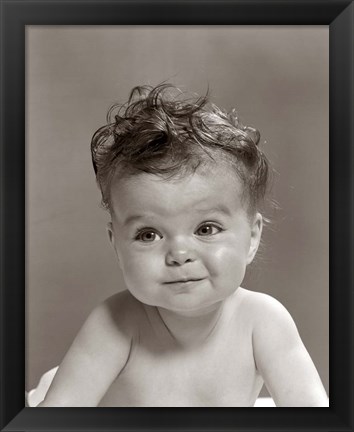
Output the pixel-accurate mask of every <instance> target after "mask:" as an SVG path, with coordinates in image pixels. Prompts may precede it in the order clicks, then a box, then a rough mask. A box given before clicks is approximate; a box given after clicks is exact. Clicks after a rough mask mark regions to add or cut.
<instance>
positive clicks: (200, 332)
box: [157, 300, 227, 347]
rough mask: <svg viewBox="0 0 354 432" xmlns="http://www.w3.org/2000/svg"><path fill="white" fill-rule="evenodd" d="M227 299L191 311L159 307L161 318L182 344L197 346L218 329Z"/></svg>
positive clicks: (176, 339)
mask: <svg viewBox="0 0 354 432" xmlns="http://www.w3.org/2000/svg"><path fill="white" fill-rule="evenodd" d="M226 302H227V300H224V301H221V302H219V303H216V304H214V305H212V306H210V307H208V308H206V309H203V310H198V311H193V312H189V313H185V312H183V313H182V312H176V311H171V310H168V309H164V308H160V307H157V310H158V312H159V314H160V317H161V320H162V321H163V323H164V324H165V326H166V327H167V329H168V331H169V332H170V334H171V336H172V337H173V338H174V340H175V341H176V342H177V343H178V344H179V345H182V346H185V347H187V346H197V345H199V344H202V343H204V342H205V341H207V340H208V338H209V337H210V336H211V335H212V334H213V330H214V329H216V327H217V325H218V323H219V321H220V319H221V317H222V316H223V311H224V309H225V304H226Z"/></svg>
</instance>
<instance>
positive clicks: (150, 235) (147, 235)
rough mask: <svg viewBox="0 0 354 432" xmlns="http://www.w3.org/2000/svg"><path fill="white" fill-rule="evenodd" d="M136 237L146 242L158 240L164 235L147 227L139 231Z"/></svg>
mask: <svg viewBox="0 0 354 432" xmlns="http://www.w3.org/2000/svg"><path fill="white" fill-rule="evenodd" d="M135 239H136V240H139V241H142V242H144V243H153V242H156V241H157V240H161V239H162V236H161V235H160V234H158V233H157V232H156V231H154V230H152V229H145V230H141V231H139V232H138V233H137V235H136V236H135Z"/></svg>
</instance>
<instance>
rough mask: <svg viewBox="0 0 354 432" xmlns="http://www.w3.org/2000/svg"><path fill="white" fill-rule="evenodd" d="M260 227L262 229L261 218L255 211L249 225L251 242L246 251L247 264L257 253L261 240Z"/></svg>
mask: <svg viewBox="0 0 354 432" xmlns="http://www.w3.org/2000/svg"><path fill="white" fill-rule="evenodd" d="M262 229H263V218H262V215H261V214H260V213H257V214H256V215H255V217H254V219H253V221H252V225H251V243H250V248H249V251H248V257H247V265H248V264H251V262H252V261H253V258H254V257H255V255H256V253H257V250H258V246H259V243H260V241H261V236H262Z"/></svg>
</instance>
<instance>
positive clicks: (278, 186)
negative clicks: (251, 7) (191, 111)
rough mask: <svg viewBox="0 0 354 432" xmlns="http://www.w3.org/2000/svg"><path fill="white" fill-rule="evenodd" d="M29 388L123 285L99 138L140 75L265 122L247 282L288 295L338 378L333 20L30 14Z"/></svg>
mask: <svg viewBox="0 0 354 432" xmlns="http://www.w3.org/2000/svg"><path fill="white" fill-rule="evenodd" d="M26 44H27V48H26V55H27V65H26V80H27V82H26V93H27V94H26V112H27V119H26V125H27V142H26V157H27V166H26V179H27V239H26V244H27V284H26V323H27V325H26V331H27V344H26V376H27V381H26V389H27V390H29V389H31V388H33V387H35V386H36V385H37V383H38V380H39V378H40V376H41V375H42V374H43V373H44V372H45V371H47V370H48V369H50V368H52V367H54V366H56V365H58V364H59V363H60V361H61V359H62V357H63V355H64V354H65V352H66V350H67V349H68V348H69V346H70V343H71V341H72V339H73V338H74V336H75V334H76V333H77V331H78V330H79V328H80V326H81V325H82V324H83V321H84V319H85V317H86V316H87V315H88V313H89V312H90V310H91V309H92V308H93V307H94V306H95V305H96V304H97V303H98V302H100V301H102V300H103V299H105V298H106V297H108V296H110V295H112V294H113V293H114V292H116V291H121V290H123V289H124V283H123V280H122V276H121V274H120V271H119V268H118V265H117V263H116V261H115V256H114V253H113V251H112V249H111V247H110V245H109V243H108V239H107V235H106V223H107V221H108V215H107V213H105V212H104V211H103V210H102V209H101V208H100V206H99V203H100V194H99V191H98V189H97V187H96V184H95V178H94V172H93V169H92V166H91V160H90V150H89V148H90V139H91V136H92V134H93V132H94V131H95V130H96V129H97V128H98V127H100V126H101V125H103V124H104V121H105V115H106V112H107V109H108V108H109V107H110V105H111V104H113V103H114V102H117V101H120V102H124V101H125V100H126V99H127V96H128V93H129V91H130V89H131V88H132V87H133V86H135V85H139V84H152V85H156V84H158V83H160V82H162V81H165V80H168V81H170V82H172V83H174V84H176V85H178V86H181V87H183V88H185V89H186V90H189V91H192V92H197V93H202V94H203V93H205V91H206V90H207V87H208V85H209V87H210V90H211V98H212V99H213V101H214V102H215V103H216V104H217V105H220V106H222V107H225V108H227V109H230V108H232V107H236V109H237V111H238V113H239V115H240V117H241V120H243V122H244V123H246V124H248V125H252V126H255V127H256V128H258V129H259V130H260V132H261V142H264V141H266V143H265V144H264V146H263V148H264V149H265V151H266V153H267V155H268V157H269V158H270V160H271V161H272V163H273V166H274V169H275V171H276V173H275V176H274V185H273V190H272V198H273V199H274V200H276V202H277V203H278V205H279V208H278V210H276V211H275V210H274V209H273V208H272V207H271V206H269V207H268V209H267V216H268V217H270V218H271V219H272V223H271V224H270V225H269V226H268V227H266V229H265V231H264V236H263V245H262V249H261V251H260V253H259V255H258V257H257V261H256V263H255V264H253V265H252V267H250V268H249V271H248V274H247V276H246V280H245V281H244V283H243V286H244V287H246V288H248V289H251V290H255V291H262V292H265V293H268V294H270V295H272V296H274V297H276V298H277V299H278V300H280V301H281V302H282V303H283V304H284V305H285V306H286V307H287V308H288V310H289V311H290V313H291V314H292V316H293V317H294V319H295V321H296V323H297V326H298V329H299V332H300V334H301V336H302V338H303V341H304V343H305V345H306V347H307V349H308V350H309V352H310V355H311V356H312V359H313V360H314V362H315V364H316V366H317V369H318V371H319V373H320V375H321V378H322V380H323V382H324V385H325V387H326V389H327V391H328V390H329V388H328V381H329V379H328V378H329V377H328V351H329V349H328V344H329V342H328V319H329V317H328V289H329V287H328V255H329V251H328V142H329V140H328V93H329V89H328V85H329V81H328V27H323V26H289V27H288V26H274V27H272V26H264V27H263V26H220V27H219V26H210V27H202V26H198V27H191V26H178V27H171V26H157V27H151V26H114V27H110V26H109V27H106V26H94V27H90V26H82V27H78V26H75V27H70V26H60V27H56V26H48V27H44V26H28V27H27V29H26Z"/></svg>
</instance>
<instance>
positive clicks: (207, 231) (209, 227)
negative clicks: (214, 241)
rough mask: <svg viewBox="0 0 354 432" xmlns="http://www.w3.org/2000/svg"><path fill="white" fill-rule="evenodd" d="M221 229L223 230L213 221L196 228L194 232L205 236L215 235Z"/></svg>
mask: <svg viewBox="0 0 354 432" xmlns="http://www.w3.org/2000/svg"><path fill="white" fill-rule="evenodd" d="M221 231H223V229H222V228H221V227H219V226H218V225H215V224H213V223H205V224H203V225H201V226H200V227H199V228H198V229H197V231H196V234H197V235H199V236H204V237H205V236H212V235H215V234H217V233H219V232H221Z"/></svg>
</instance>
